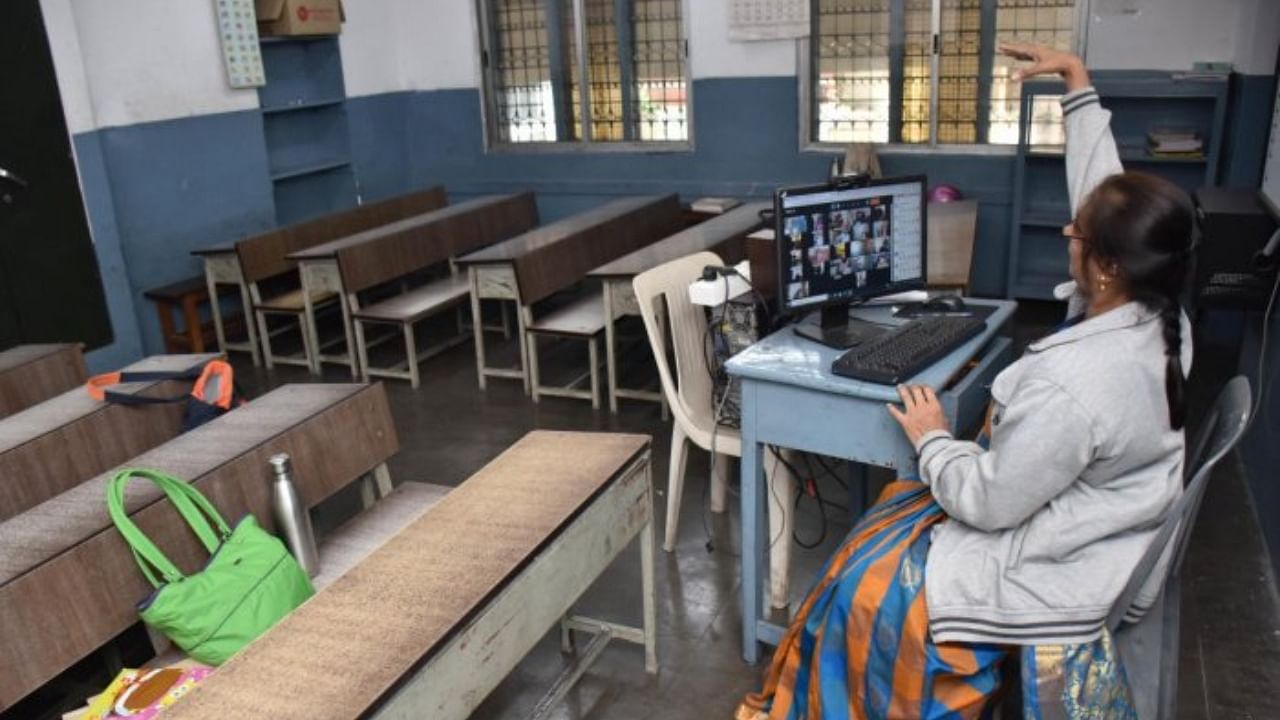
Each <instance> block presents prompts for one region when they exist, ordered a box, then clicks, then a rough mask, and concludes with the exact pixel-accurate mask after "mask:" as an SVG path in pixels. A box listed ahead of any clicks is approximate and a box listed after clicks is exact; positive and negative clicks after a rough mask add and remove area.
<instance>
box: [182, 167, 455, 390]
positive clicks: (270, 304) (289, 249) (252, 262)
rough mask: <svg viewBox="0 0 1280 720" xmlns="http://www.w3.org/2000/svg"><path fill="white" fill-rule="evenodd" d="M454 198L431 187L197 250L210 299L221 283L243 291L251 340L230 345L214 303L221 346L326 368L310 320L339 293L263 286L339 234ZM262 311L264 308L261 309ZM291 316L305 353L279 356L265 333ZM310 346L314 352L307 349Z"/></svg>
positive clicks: (347, 359)
mask: <svg viewBox="0 0 1280 720" xmlns="http://www.w3.org/2000/svg"><path fill="white" fill-rule="evenodd" d="M447 202H448V199H447V197H446V195H445V192H444V188H442V187H439V186H434V187H429V188H425V189H422V190H418V191H415V192H412V193H407V194H405V195H399V196H396V197H393V198H388V199H385V200H379V201H377V202H371V203H365V204H364V205H358V206H356V207H354V208H351V209H349V210H343V211H341V212H336V213H332V214H329V215H325V216H323V217H319V218H316V219H314V220H308V221H306V222H303V223H298V224H296V225H290V226H288V227H283V228H277V229H275V230H271V231H269V232H265V233H260V234H258V235H254V236H253V237H249V238H244V239H241V240H239V241H236V242H228V243H222V244H219V245H214V246H212V247H207V248H202V249H200V250H196V251H195V252H194V253H193V254H194V255H196V256H197V257H199V258H200V259H201V260H202V261H203V263H204V273H205V281H206V283H207V284H208V286H209V297H211V298H212V297H217V296H218V292H217V290H218V285H220V284H226V285H235V286H236V287H237V288H238V289H239V291H240V302H241V305H242V306H243V308H244V317H245V325H246V329H247V334H248V336H249V337H248V340H247V341H246V342H243V343H229V342H228V341H227V336H226V327H225V325H224V323H223V321H222V313H221V311H220V309H219V307H218V304H217V303H211V312H212V315H213V324H214V332H215V334H216V335H217V338H218V349H219V350H220V351H221V352H223V353H225V352H227V351H229V350H240V351H245V352H248V353H250V354H251V356H252V357H253V364H254V365H259V364H261V362H262V360H261V358H262V355H260V349H259V346H260V345H261V351H262V352H263V353H264V354H265V357H266V361H267V364H268V366H270V365H272V364H274V363H276V362H285V363H292V364H298V365H304V366H306V367H308V368H310V369H311V370H312V371H313V372H317V373H318V372H319V371H320V358H319V354H320V351H319V348H317V347H315V346H317V345H318V344H319V342H318V339H317V337H316V332H315V326H314V323H310V322H308V321H307V318H308V317H314V309H315V306H316V305H319V304H322V303H324V302H326V301H327V302H330V303H331V302H332V301H333V297H331V296H321V297H316V298H312V297H310V296H307V295H304V294H303V293H302V292H301V291H300V290H291V291H288V292H284V293H282V294H279V295H275V296H271V297H263V294H264V292H265V287H263V286H262V285H260V283H264V282H265V281H267V280H271V279H273V278H279V277H282V276H285V275H287V274H288V273H289V272H291V271H292V270H293V269H294V266H293V262H292V261H290V260H288V257H287V256H288V255H289V254H290V253H293V252H296V251H298V250H302V249H304V248H308V247H311V246H313V245H319V244H320V243H324V242H328V241H330V240H333V239H335V238H339V237H343V236H346V235H351V234H354V233H358V232H360V231H362V230H367V229H369V228H373V227H377V226H379V225H385V224H387V223H391V222H395V221H396V220H400V219H402V218H406V217H411V216H413V215H419V214H421V213H424V212H428V211H430V210H434V209H436V208H440V207H444V205H445V204H446V203H447ZM260 307H261V308H262V309H263V312H262V313H259V312H258V309H259V308H260ZM272 314H276V315H285V316H289V317H293V318H295V319H297V321H298V327H299V330H300V331H301V332H302V336H303V337H302V340H303V344H304V355H303V357H301V358H299V357H297V356H284V357H277V356H275V355H273V354H272V352H271V345H270V342H271V337H272V333H271V332H270V330H269V329H268V330H266V331H263V330H262V328H263V327H265V326H266V319H265V316H266V315H272ZM306 348H312V349H313V350H314V352H312V353H310V354H309V353H307V352H306ZM353 357H354V356H353V353H351V352H348V354H347V356H346V357H345V358H344V357H341V356H338V357H336V358H326V359H333V360H334V361H335V362H339V363H345V364H349V365H352V366H353V377H354V364H355V363H354V360H353Z"/></svg>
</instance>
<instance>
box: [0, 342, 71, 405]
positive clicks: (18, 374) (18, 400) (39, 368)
mask: <svg viewBox="0 0 1280 720" xmlns="http://www.w3.org/2000/svg"><path fill="white" fill-rule="evenodd" d="M86 377H88V374H87V373H86V371H85V367H84V355H83V354H81V352H80V345H79V344H61V345H19V346H17V347H12V348H9V349H8V350H5V351H3V352H0V418H2V417H5V416H6V415H12V414H14V413H16V412H19V411H21V410H25V409H27V408H29V407H31V406H32V405H36V404H38V403H41V402H44V401H45V400H48V399H49V398H51V397H53V396H55V395H58V394H59V393H62V392H65V391H67V390H70V389H71V388H73V387H75V386H77V385H80V384H81V383H83V382H84V381H85V379H86Z"/></svg>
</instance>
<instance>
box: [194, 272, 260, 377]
mask: <svg viewBox="0 0 1280 720" xmlns="http://www.w3.org/2000/svg"><path fill="white" fill-rule="evenodd" d="M204 284H205V287H206V288H208V289H209V314H210V315H211V316H212V317H213V336H214V337H215V338H216V339H217V341H218V352H220V353H222V354H223V355H226V354H227V330H226V328H224V327H223V326H222V309H221V308H219V307H218V283H216V282H214V280H213V276H212V275H210V274H209V271H208V270H205V273H204ZM246 324H247V325H252V323H246ZM253 364H254V365H257V364H258V358H257V357H256V356H255V357H254V359H253Z"/></svg>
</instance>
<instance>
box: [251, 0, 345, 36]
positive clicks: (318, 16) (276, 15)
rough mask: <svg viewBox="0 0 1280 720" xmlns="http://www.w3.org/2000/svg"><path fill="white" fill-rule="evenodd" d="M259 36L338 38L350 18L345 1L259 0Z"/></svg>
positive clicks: (257, 3)
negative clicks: (335, 36) (344, 23)
mask: <svg viewBox="0 0 1280 720" xmlns="http://www.w3.org/2000/svg"><path fill="white" fill-rule="evenodd" d="M256 6H257V7H256V10H257V14H258V35H260V36H262V37H280V36H291V35H337V34H338V33H340V32H342V22H343V21H344V20H346V15H345V14H344V13H343V12H342V0H257V2H256Z"/></svg>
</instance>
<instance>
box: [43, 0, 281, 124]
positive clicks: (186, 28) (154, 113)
mask: <svg viewBox="0 0 1280 720" xmlns="http://www.w3.org/2000/svg"><path fill="white" fill-rule="evenodd" d="M71 5H72V7H73V9H74V14H75V27H76V31H77V33H78V34H79V38H80V48H81V50H82V52H83V57H84V70H85V76H86V80H87V83H88V86H89V96H90V98H91V101H92V104H93V114H94V117H95V119H96V122H97V126H98V127H110V126H113V125H132V124H136V123H144V122H152V121H156V120H168V119H171V118H180V117H187V116H191V115H208V114H213V113H219V112H229V111H233V110H246V109H249V108H255V107H257V106H258V95H257V93H256V92H255V91H253V90H232V89H231V88H230V87H229V86H228V85H227V76H226V71H225V70H224V69H223V65H222V50H221V48H220V46H219V44H218V29H217V17H216V15H215V14H214V3H213V2H212V1H209V2H205V1H204V0H200V1H199V2H182V3H174V2H173V0H111V1H110V2H102V0H72V2H71ZM62 30H63V31H65V30H66V28H62ZM51 32H52V30H51Z"/></svg>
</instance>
